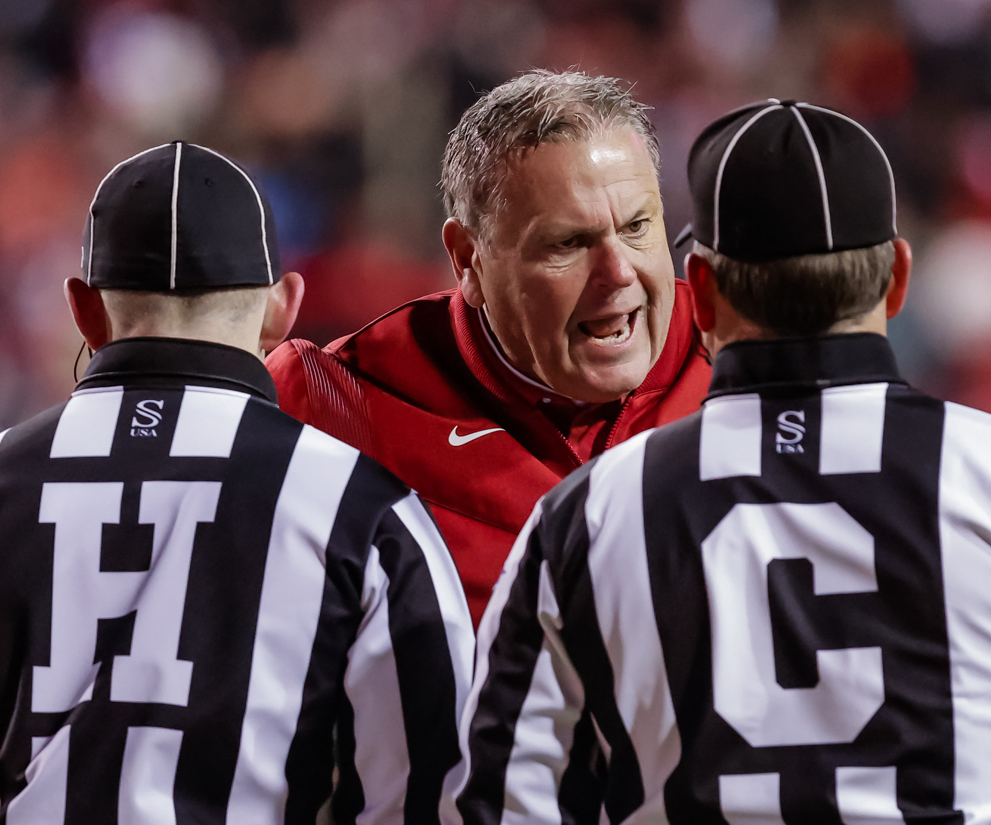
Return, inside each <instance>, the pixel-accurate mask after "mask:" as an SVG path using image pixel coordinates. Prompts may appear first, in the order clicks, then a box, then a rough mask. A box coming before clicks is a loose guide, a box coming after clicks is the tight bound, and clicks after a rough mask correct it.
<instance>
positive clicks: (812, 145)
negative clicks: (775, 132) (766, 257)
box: [791, 107, 833, 251]
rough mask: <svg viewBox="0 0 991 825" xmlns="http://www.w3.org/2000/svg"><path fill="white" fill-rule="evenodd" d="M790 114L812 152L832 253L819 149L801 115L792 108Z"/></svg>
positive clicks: (829, 217)
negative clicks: (796, 121)
mask: <svg viewBox="0 0 991 825" xmlns="http://www.w3.org/2000/svg"><path fill="white" fill-rule="evenodd" d="M791 113H792V114H793V115H794V116H795V118H796V119H797V120H798V123H799V125H800V126H801V127H802V131H803V132H804V133H805V139H806V140H807V141H808V142H809V148H810V149H811V150H812V159H813V160H814V161H815V164H816V175H817V176H818V177H819V191H820V192H821V193H822V214H823V217H824V219H825V221H826V248H827V249H828V250H830V251H832V249H833V219H832V216H831V215H830V214H829V195H828V194H827V193H826V175H825V173H824V172H823V171H822V159H821V158H820V157H819V148H818V147H817V146H816V142H815V141H814V140H813V139H812V132H810V131H809V125H808V124H807V123H806V122H805V118H804V117H802V113H801V112H800V111H798V109H796V108H794V107H792V110H791Z"/></svg>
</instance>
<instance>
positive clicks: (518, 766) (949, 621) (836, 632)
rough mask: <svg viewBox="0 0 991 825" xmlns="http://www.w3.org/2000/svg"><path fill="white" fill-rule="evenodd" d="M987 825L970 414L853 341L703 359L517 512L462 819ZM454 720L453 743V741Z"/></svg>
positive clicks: (985, 614) (987, 647)
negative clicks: (590, 800) (702, 394)
mask: <svg viewBox="0 0 991 825" xmlns="http://www.w3.org/2000/svg"><path fill="white" fill-rule="evenodd" d="M583 709H588V710H589V711H590V712H591V714H592V716H593V717H594V720H595V723H596V727H597V731H598V733H599V736H600V737H601V740H602V743H603V748H604V749H605V750H606V752H607V753H608V758H609V771H608V778H607V783H606V793H605V811H606V812H607V815H608V818H609V820H610V821H611V822H614V823H617V822H622V821H628V822H637V823H641V822H643V823H646V822H658V823H660V822H671V823H673V825H696V823H723V822H727V823H730V824H731V825H743V823H748V825H755V824H756V823H760V824H761V825H781V824H782V823H787V825H804V823H812V822H817V823H818V822H822V823H827V822H828V823H845V825H868V823H870V824H871V825H877V824H878V823H903V822H911V823H915V822H932V823H935V822H940V823H963V822H965V821H966V822H967V823H968V825H974V823H989V822H991V757H989V754H991V416H989V415H986V414H984V413H980V412H977V411H974V410H971V409H968V408H965V407H961V406H958V405H954V404H944V403H942V402H939V401H936V400H934V399H931V398H928V397H926V396H924V395H922V394H920V393H918V392H916V391H914V390H912V389H910V388H909V387H908V386H906V385H905V383H904V381H903V380H902V379H901V378H899V377H898V374H897V371H896V368H895V364H894V358H893V356H892V355H891V350H890V348H889V347H888V344H887V341H886V340H885V339H884V338H882V337H881V336H877V335H869V334H856V335H841V336H830V337H825V338H820V339H808V340H797V341H790V342H788V341H778V342H745V343H739V344H735V345H732V346H730V347H728V348H727V349H725V350H723V351H722V352H721V353H720V355H719V357H718V359H717V361H716V365H715V371H714V376H713V384H712V393H711V394H710V396H709V398H708V400H707V401H706V403H705V404H704V407H703V409H702V410H701V411H700V412H699V413H697V414H696V415H694V416H692V417H690V418H687V419H684V420H682V421H679V422H676V423H674V424H671V425H668V426H666V427H663V428H661V429H660V430H656V431H653V432H651V433H644V434H642V435H641V436H638V437H636V438H634V439H632V440H630V441H629V442H627V443H625V444H622V445H620V446H618V447H616V448H615V449H613V450H610V451H608V452H607V453H606V454H604V455H603V456H602V457H601V458H600V459H598V460H597V461H596V462H593V463H592V464H591V465H589V466H587V467H585V468H583V469H581V470H579V471H578V472H577V473H575V474H574V475H572V476H570V477H569V478H568V479H566V480H565V481H564V482H563V483H562V484H561V485H560V486H559V487H558V488H556V489H555V490H554V491H553V492H552V493H550V494H549V495H548V496H547V497H546V498H545V499H544V500H543V501H542V503H540V504H538V506H537V508H536V510H535V512H534V514H533V516H532V517H531V519H530V521H529V522H528V524H527V526H526V528H525V529H524V531H523V533H522V534H521V536H520V538H519V540H518V542H517V544H516V545H515V547H514V549H513V552H512V554H511V556H510V558H509V560H508V562H507V566H506V570H505V572H504V575H503V578H502V579H501V581H500V583H499V584H498V585H497V588H496V592H495V594H494V597H493V599H492V602H491V603H490V607H489V611H488V612H487V613H486V615H485V618H484V619H483V621H482V625H481V628H480V630H479V648H478V662H477V666H476V676H475V683H474V686H473V689H472V693H471V695H470V696H469V700H468V706H467V708H466V712H465V720H466V723H463V730H462V736H463V737H464V736H467V737H468V739H469V741H470V759H471V769H470V776H469V779H468V781H467V785H466V786H465V787H464V789H463V792H462V794H461V796H460V798H459V800H458V805H459V808H460V810H461V813H462V814H463V816H464V821H465V822H466V823H470V825H477V824H478V823H491V824H493V825H494V823H524V822H525V823H533V825H538V823H560V822H565V823H571V822H581V821H593V822H594V821H596V820H597V816H596V814H595V812H594V810H592V811H590V810H589V809H588V807H587V806H586V805H585V803H582V802H581V801H579V800H580V796H581V794H580V793H578V789H576V787H575V784H574V783H573V782H570V781H569V779H570V777H571V776H572V773H573V772H574V766H573V765H572V763H571V761H570V758H569V757H570V754H571V753H572V752H573V743H572V738H573V729H574V725H575V722H576V720H577V719H578V718H579V715H580V713H581V712H582V710H583ZM469 721H470V725H468V724H467V722H469Z"/></svg>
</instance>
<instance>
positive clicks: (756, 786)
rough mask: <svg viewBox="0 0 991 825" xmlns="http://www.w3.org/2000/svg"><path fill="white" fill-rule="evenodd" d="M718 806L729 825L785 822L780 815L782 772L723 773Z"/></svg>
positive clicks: (774, 824)
mask: <svg viewBox="0 0 991 825" xmlns="http://www.w3.org/2000/svg"><path fill="white" fill-rule="evenodd" d="M719 808H720V810H721V811H722V812H723V818H724V819H725V820H726V821H727V822H728V823H729V825H785V821H784V819H783V818H782V817H781V774H779V773H744V774H730V775H725V776H720V777H719Z"/></svg>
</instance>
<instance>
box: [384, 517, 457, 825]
mask: <svg viewBox="0 0 991 825" xmlns="http://www.w3.org/2000/svg"><path fill="white" fill-rule="evenodd" d="M375 546H376V547H378V550H379V556H380V560H381V563H382V569H383V570H384V571H385V573H386V575H387V576H388V577H389V634H390V636H391V637H392V649H393V653H394V655H395V658H396V673H397V676H398V678H399V694H400V698H401V700H402V710H403V723H404V726H405V729H406V749H407V752H408V754H409V765H410V771H409V780H408V783H407V789H406V804H405V806H404V813H405V820H406V822H407V823H410V824H411V825H414V824H415V825H421V823H423V825H429V823H435V822H438V821H439V819H438V810H437V806H438V804H439V802H440V792H441V786H442V785H443V783H444V776H445V775H446V774H447V772H448V771H449V770H450V769H451V768H453V767H454V766H455V765H456V764H457V763H458V761H459V760H460V758H461V751H460V749H459V747H458V727H457V723H458V719H457V710H456V708H457V686H456V682H455V676H454V667H453V665H452V663H451V654H450V649H449V648H448V644H447V633H446V631H445V629H444V619H443V617H442V615H441V612H440V604H439V602H438V600H437V593H436V591H435V589H434V585H433V580H432V579H431V577H430V569H429V568H428V567H427V561H426V559H425V558H424V556H423V551H422V550H421V549H420V547H419V545H417V543H416V541H415V540H414V539H413V536H412V535H410V532H409V530H408V529H407V528H406V526H405V525H404V524H403V523H402V521H401V519H400V518H399V516H397V515H396V514H395V512H390V513H388V514H387V515H386V516H385V518H383V519H382V523H381V525H380V527H379V530H378V532H377V533H376V536H375Z"/></svg>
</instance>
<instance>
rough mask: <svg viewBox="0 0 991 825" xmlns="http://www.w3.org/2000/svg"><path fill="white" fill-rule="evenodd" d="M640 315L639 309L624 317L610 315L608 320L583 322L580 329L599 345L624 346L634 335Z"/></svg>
mask: <svg viewBox="0 0 991 825" xmlns="http://www.w3.org/2000/svg"><path fill="white" fill-rule="evenodd" d="M639 314H640V310H639V308H638V309H635V310H633V312H627V313H625V314H623V315H610V316H609V317H608V318H597V319H595V320H594V321H582V322H581V323H580V324H579V325H578V329H580V330H581V331H582V332H583V333H585V335H587V336H588V337H589V338H591V339H592V340H593V341H595V342H596V343H598V344H613V345H615V344H622V343H624V342H625V341H628V340H629V339H630V336H632V335H633V330H634V329H635V328H636V325H637V316H638V315H639Z"/></svg>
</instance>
